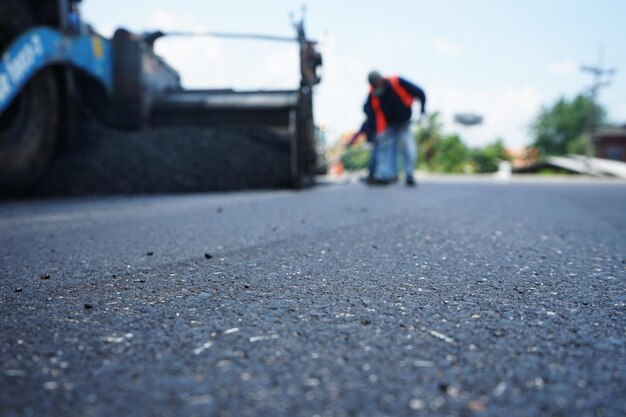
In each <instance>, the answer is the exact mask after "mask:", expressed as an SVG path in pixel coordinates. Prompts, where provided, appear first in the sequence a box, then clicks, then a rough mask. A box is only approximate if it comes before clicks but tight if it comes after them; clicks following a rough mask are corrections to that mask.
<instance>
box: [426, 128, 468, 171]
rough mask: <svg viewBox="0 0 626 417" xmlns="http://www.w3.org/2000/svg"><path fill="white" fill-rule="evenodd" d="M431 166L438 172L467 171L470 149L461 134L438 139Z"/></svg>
mask: <svg viewBox="0 0 626 417" xmlns="http://www.w3.org/2000/svg"><path fill="white" fill-rule="evenodd" d="M438 142H439V143H438V145H437V148H436V150H435V153H434V156H433V157H432V159H431V162H430V167H431V169H432V170H433V171H436V172H449V173H459V172H464V171H466V167H467V165H468V161H469V149H468V148H467V146H465V144H464V143H463V141H462V140H461V138H460V137H459V135H449V136H445V137H443V138H442V139H440V140H439V141H438Z"/></svg>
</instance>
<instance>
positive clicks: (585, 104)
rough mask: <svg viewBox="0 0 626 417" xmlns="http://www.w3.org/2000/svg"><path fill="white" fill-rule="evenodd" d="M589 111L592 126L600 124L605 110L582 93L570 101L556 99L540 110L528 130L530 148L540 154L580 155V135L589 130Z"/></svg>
mask: <svg viewBox="0 0 626 417" xmlns="http://www.w3.org/2000/svg"><path fill="white" fill-rule="evenodd" d="M592 110H593V111H595V115H596V123H597V124H602V123H604V121H605V119H606V112H605V110H604V109H603V108H602V107H601V106H599V105H597V104H595V105H594V104H593V102H592V100H591V99H590V98H589V97H586V96H584V95H582V94H581V95H578V96H576V97H575V98H574V99H572V100H567V99H566V98H560V99H559V100H557V102H556V103H554V104H553V105H552V106H549V107H544V108H543V109H541V111H540V113H539V115H538V116H537V119H536V120H535V122H534V123H533V125H532V128H531V131H532V134H533V136H534V143H533V146H535V147H537V148H538V149H539V151H540V152H541V153H542V154H544V155H562V154H566V153H582V151H583V150H584V136H583V135H585V134H586V132H587V131H588V129H589V115H590V114H591V112H592Z"/></svg>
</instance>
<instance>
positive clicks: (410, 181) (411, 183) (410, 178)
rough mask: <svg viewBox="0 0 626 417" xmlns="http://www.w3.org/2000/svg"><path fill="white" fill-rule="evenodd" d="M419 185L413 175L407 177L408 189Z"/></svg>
mask: <svg viewBox="0 0 626 417" xmlns="http://www.w3.org/2000/svg"><path fill="white" fill-rule="evenodd" d="M416 185H417V183H416V182H415V178H413V175H407V177H406V186H407V187H415V186H416Z"/></svg>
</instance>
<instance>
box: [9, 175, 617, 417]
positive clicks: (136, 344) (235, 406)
mask: <svg viewBox="0 0 626 417" xmlns="http://www.w3.org/2000/svg"><path fill="white" fill-rule="evenodd" d="M625 290H626V186H625V185H623V183H621V184H618V183H606V182H597V183H596V182H592V181H591V182H572V181H567V182H550V181H547V182H537V183H520V182H513V183H508V184H500V183H491V182H480V181H478V182H475V181H461V182H446V181H443V182H442V181H434V182H433V181H426V182H424V183H422V184H420V186H419V187H418V188H417V189H407V188H405V187H403V186H402V185H396V186H392V187H389V188H366V187H365V186H363V185H360V184H351V185H327V186H321V187H317V188H315V189H312V190H307V191H302V192H292V191H277V192H258V193H234V194H213V195H185V196H151V197H106V198H89V199H66V200H62V199H58V200H54V199H51V200H30V201H21V202H3V203H1V204H0V312H1V327H0V366H1V367H0V415H1V416H3V417H4V416H7V417H8V416H233V417H237V416H308V417H313V416H320V417H325V416H359V415H363V416H404V415H407V416H408V415H435V416H448V415H450V416H472V415H477V416H539V415H544V416H590V417H591V416H593V417H603V416H624V415H626V335H625V330H626V319H625V313H626V291H625Z"/></svg>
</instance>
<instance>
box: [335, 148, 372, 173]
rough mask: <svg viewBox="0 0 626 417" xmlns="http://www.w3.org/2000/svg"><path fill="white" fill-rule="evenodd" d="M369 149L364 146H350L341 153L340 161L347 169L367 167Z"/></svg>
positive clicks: (353, 169)
mask: <svg viewBox="0 0 626 417" xmlns="http://www.w3.org/2000/svg"><path fill="white" fill-rule="evenodd" d="M369 160H370V151H369V149H367V148H366V147H365V146H351V147H350V148H348V149H346V151H345V152H344V153H343V155H341V163H342V164H343V167H344V168H345V169H346V170H348V171H356V170H359V169H365V168H367V164H368V162H369Z"/></svg>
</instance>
